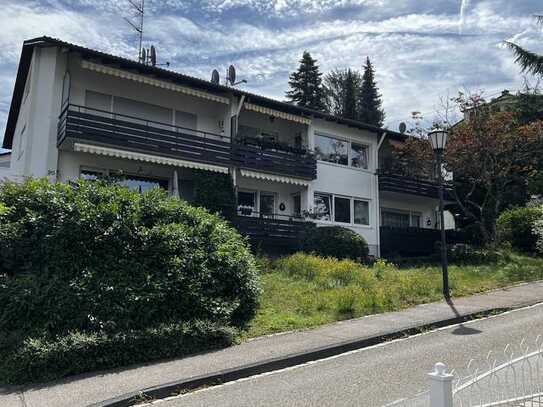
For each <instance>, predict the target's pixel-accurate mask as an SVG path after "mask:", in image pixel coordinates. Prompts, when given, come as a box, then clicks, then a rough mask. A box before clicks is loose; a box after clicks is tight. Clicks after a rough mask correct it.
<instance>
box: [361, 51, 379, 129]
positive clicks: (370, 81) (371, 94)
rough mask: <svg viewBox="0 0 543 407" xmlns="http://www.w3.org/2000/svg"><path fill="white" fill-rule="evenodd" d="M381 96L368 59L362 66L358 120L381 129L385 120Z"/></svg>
mask: <svg viewBox="0 0 543 407" xmlns="http://www.w3.org/2000/svg"><path fill="white" fill-rule="evenodd" d="M381 105H382V101H381V95H380V94H379V90H378V89H377V84H376V82H375V72H374V69H373V65H372V63H371V61H370V59H369V58H367V60H366V65H365V66H364V75H363V76H362V87H361V88H360V93H359V95H358V120H360V121H362V122H364V123H368V124H373V125H374V126H379V127H381V126H382V125H383V121H384V120H385V112H384V110H383V108H382V106H381Z"/></svg>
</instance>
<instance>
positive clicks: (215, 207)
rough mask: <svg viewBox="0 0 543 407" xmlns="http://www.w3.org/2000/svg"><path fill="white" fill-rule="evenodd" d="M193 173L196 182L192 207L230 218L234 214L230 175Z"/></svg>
mask: <svg viewBox="0 0 543 407" xmlns="http://www.w3.org/2000/svg"><path fill="white" fill-rule="evenodd" d="M193 173H194V177H195V181H196V182H195V183H194V202H193V203H194V205H196V206H202V207H204V208H206V209H207V210H209V211H210V212H211V213H220V214H221V215H223V216H224V217H226V218H231V217H232V216H233V215H234V214H235V213H236V194H235V192H234V185H233V184H232V178H231V177H230V175H228V174H217V173H216V172H210V171H205V170H194V171H193Z"/></svg>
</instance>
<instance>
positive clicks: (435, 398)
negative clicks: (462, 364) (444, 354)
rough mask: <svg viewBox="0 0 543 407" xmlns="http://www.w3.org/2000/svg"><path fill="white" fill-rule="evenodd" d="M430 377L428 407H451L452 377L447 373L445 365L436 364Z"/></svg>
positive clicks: (429, 374)
mask: <svg viewBox="0 0 543 407" xmlns="http://www.w3.org/2000/svg"><path fill="white" fill-rule="evenodd" d="M428 376H430V407H453V397H452V391H453V389H452V383H453V379H454V376H453V375H452V374H450V373H447V365H446V364H445V363H436V364H435V366H434V371H433V372H432V373H428Z"/></svg>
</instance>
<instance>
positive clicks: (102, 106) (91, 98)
mask: <svg viewBox="0 0 543 407" xmlns="http://www.w3.org/2000/svg"><path fill="white" fill-rule="evenodd" d="M85 106H87V107H90V108H91V109H98V110H104V111H106V112H110V111H111V95H106V94H103V93H98V92H93V91H91V90H88V91H86V92H85Z"/></svg>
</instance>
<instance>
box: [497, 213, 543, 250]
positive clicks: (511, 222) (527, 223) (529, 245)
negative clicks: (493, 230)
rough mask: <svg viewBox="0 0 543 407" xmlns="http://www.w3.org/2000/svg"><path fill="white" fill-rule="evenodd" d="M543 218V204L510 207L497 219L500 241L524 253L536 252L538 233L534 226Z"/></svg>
mask: <svg viewBox="0 0 543 407" xmlns="http://www.w3.org/2000/svg"><path fill="white" fill-rule="evenodd" d="M539 219H543V207H542V206H528V207H522V208H513V209H508V210H506V211H504V212H502V214H501V215H500V217H499V218H498V221H497V224H496V226H497V236H498V242H499V243H500V244H502V245H508V246H510V247H511V248H512V249H514V250H518V251H521V252H524V253H535V252H536V246H537V235H536V233H534V226H535V224H536V222H537V221H538V220H539Z"/></svg>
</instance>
